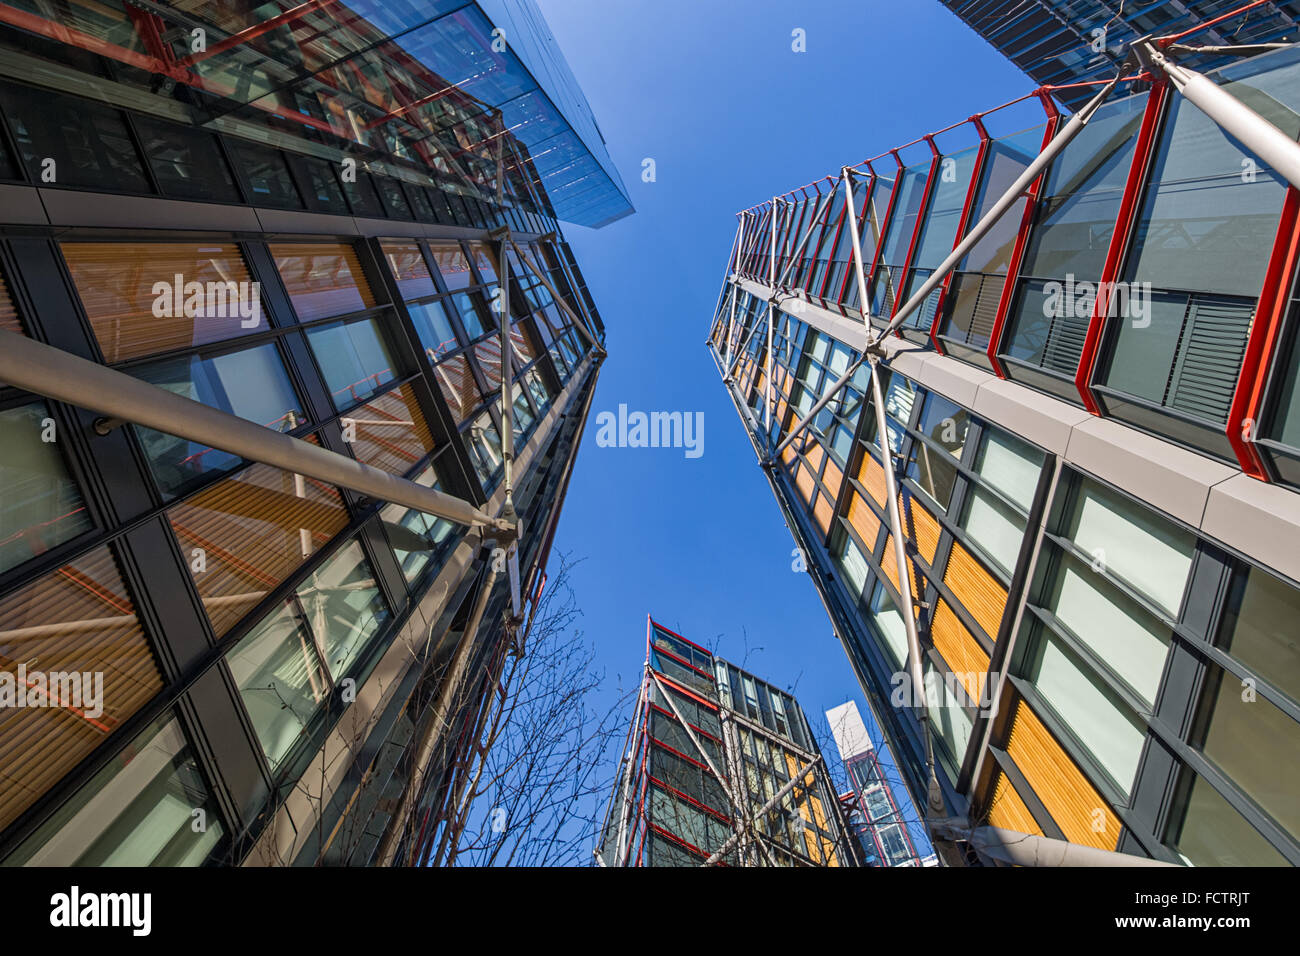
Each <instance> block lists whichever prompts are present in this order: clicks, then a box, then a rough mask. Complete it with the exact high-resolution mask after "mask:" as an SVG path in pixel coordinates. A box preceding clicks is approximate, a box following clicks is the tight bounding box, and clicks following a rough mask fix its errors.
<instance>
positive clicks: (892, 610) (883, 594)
mask: <svg viewBox="0 0 1300 956" xmlns="http://www.w3.org/2000/svg"><path fill="white" fill-rule="evenodd" d="M871 614H872V619H873V621H874V622H875V625H876V629H877V630H878V631H879V632H880V634H881V636H882V637H883V638H884V639H885V649H886V650H887V651H888V654H887V655H886V656H888V657H892V658H893V663H894V666H895V667H902V666H903V665H904V664H905V663H906V662H907V625H906V624H904V623H903V615H902V613H901V612H900V611H899V610H898V607H897V606H896V605H895V604H894V599H893V598H892V597H890V596H889V591H888V590H886V588H885V585H884V584H883V583H882V582H880V581H877V582H876V590H875V591H874V592H873V593H872V595H871Z"/></svg>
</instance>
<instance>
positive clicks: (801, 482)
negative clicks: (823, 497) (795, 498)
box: [794, 464, 817, 504]
mask: <svg viewBox="0 0 1300 956" xmlns="http://www.w3.org/2000/svg"><path fill="white" fill-rule="evenodd" d="M794 486H795V488H797V489H798V490H799V497H801V498H802V499H803V500H804V503H805V504H812V499H813V495H815V494H816V493H817V484H816V482H814V481H813V476H812V472H811V471H809V470H808V466H807V465H806V464H804V465H800V466H799V470H798V471H796V472H795V475H794Z"/></svg>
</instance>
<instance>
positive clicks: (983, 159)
mask: <svg viewBox="0 0 1300 956" xmlns="http://www.w3.org/2000/svg"><path fill="white" fill-rule="evenodd" d="M969 122H970V123H971V124H972V125H973V126H974V127H975V130H976V132H978V133H979V135H980V145H979V150H978V151H977V152H976V153H975V167H974V168H973V169H972V170H971V174H970V187H969V188H968V189H967V190H966V202H965V204H964V205H963V206H962V210H961V218H960V219H958V220H957V232H956V234H955V235H954V236H953V238H952V247H953V248H954V249H956V248H957V247H958V246H959V245H961V241H962V239H964V238H965V237H966V231H967V229H968V228H969V227H970V220H971V215H972V213H973V212H974V211H975V197H976V196H977V195H978V194H979V191H980V180H981V179H983V178H984V167H985V165H986V164H987V162H988V155H989V144H990V143H991V142H992V137H990V136H989V131H988V130H987V129H985V127H984V121H983V119H981V118H980V116H979V115H978V114H977V115H975V116H972V117H971V118H970V120H969ZM958 265H961V263H958ZM956 271H957V270H956V269H955V268H954V269H951V270H950V271H949V272H948V274H947V275H946V276H945V277H944V280H943V284H942V285H940V286H939V298H938V301H937V302H936V303H935V306H934V319H933V320H932V321H931V322H930V344H931V345H933V346H934V350H935V351H936V352H938V353H939V354H940V355H944V354H946V353H945V352H944V350H943V343H941V342H940V341H939V322H940V321H941V320H942V319H943V305H944V300H945V299H947V298H948V290H949V288H950V287H951V286H952V278H953V275H954V274H955V273H956Z"/></svg>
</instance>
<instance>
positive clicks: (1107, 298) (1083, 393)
mask: <svg viewBox="0 0 1300 956" xmlns="http://www.w3.org/2000/svg"><path fill="white" fill-rule="evenodd" d="M1168 100H1169V84H1168V83H1167V82H1159V83H1156V84H1155V85H1154V86H1152V87H1151V92H1150V93H1148V94H1147V102H1146V109H1145V110H1144V112H1143V113H1142V125H1141V126H1140V127H1138V134H1137V142H1136V143H1135V144H1134V147H1133V160H1132V162H1131V163H1130V164H1129V168H1128V178H1127V179H1126V180H1125V182H1124V193H1123V195H1122V196H1121V198H1120V203H1119V211H1118V212H1117V213H1116V216H1115V231H1114V232H1112V233H1111V236H1110V245H1109V246H1108V247H1107V249H1106V261H1105V264H1104V265H1103V266H1102V270H1101V281H1100V282H1099V283H1098V287H1097V298H1096V301H1095V302H1094V303H1093V307H1092V317H1091V318H1090V319H1089V320H1088V334H1087V335H1086V336H1085V338H1084V340H1083V351H1082V352H1081V353H1080V355H1079V367H1078V369H1077V370H1076V371H1075V373H1074V385H1075V388H1077V389H1078V390H1079V398H1081V399H1082V400H1083V405H1084V407H1085V408H1086V409H1088V411H1090V412H1091V413H1092V414H1094V415H1100V414H1101V403H1100V402H1099V401H1098V400H1097V396H1096V394H1095V393H1094V392H1093V390H1092V377H1093V375H1094V374H1095V372H1096V365H1097V355H1098V353H1099V352H1100V351H1101V340H1102V335H1103V333H1104V332H1105V329H1106V318H1107V314H1108V313H1109V312H1110V305H1111V295H1110V288H1111V286H1112V285H1113V284H1114V283H1115V281H1116V280H1117V279H1118V278H1119V276H1120V271H1121V269H1122V268H1123V266H1124V259H1125V256H1126V255H1127V253H1128V249H1129V246H1130V244H1131V240H1132V237H1133V227H1134V224H1135V223H1136V221H1137V214H1138V207H1139V205H1140V204H1141V200H1142V193H1143V191H1144V190H1145V188H1146V183H1147V178H1148V176H1149V175H1150V171H1151V163H1152V160H1153V159H1154V157H1155V149H1154V146H1155V141H1156V134H1157V133H1158V131H1159V129H1160V121H1161V118H1162V117H1163V116H1164V112H1165V110H1164V107H1165V105H1166V103H1167V102H1168Z"/></svg>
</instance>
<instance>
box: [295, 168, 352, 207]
mask: <svg viewBox="0 0 1300 956" xmlns="http://www.w3.org/2000/svg"><path fill="white" fill-rule="evenodd" d="M298 162H299V164H300V166H301V168H302V171H303V173H304V174H305V181H304V182H303V184H302V186H303V189H305V190H306V192H307V202H308V205H310V206H311V207H312V208H314V209H319V210H323V211H325V212H332V213H340V214H343V215H346V214H347V213H348V211H349V210H348V203H347V200H346V199H345V198H344V196H343V189H342V187H340V186H339V180H338V177H337V176H336V175H335V173H334V166H333V165H332V164H330V163H327V162H326V161H325V160H323V159H316V158H315V157H312V156H300V157H298Z"/></svg>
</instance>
